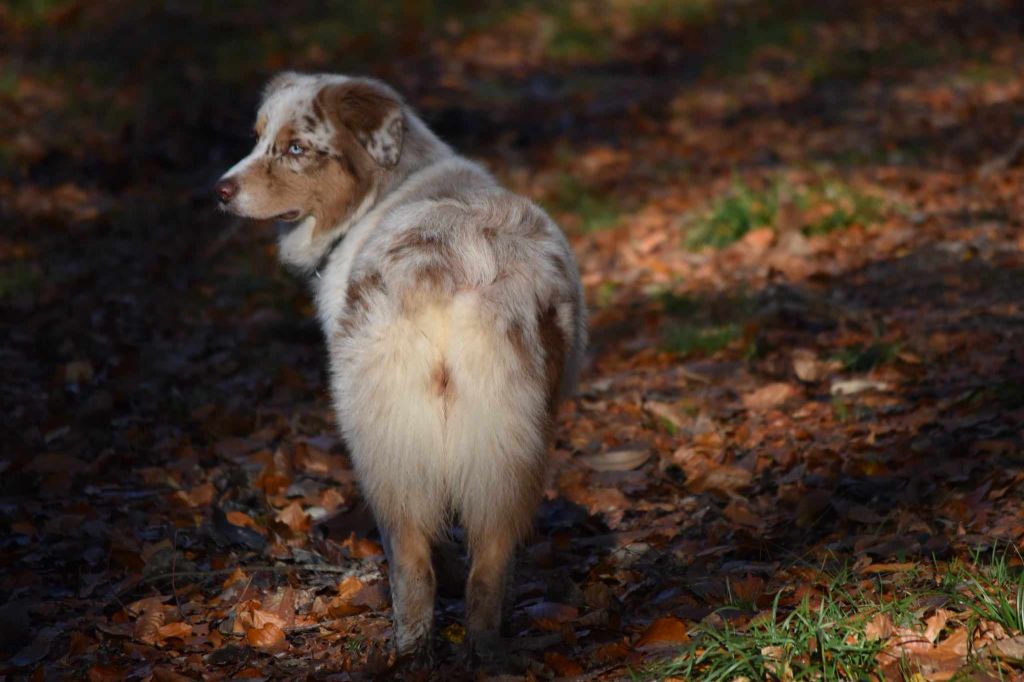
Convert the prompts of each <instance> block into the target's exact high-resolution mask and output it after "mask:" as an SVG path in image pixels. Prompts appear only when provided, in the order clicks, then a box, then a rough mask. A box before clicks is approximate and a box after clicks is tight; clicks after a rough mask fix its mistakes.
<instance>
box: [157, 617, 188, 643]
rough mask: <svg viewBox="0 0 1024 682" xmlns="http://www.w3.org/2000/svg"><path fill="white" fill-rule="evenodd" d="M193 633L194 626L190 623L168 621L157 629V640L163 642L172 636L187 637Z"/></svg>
mask: <svg viewBox="0 0 1024 682" xmlns="http://www.w3.org/2000/svg"><path fill="white" fill-rule="evenodd" d="M191 634H192V626H191V625H189V624H188V623H183V622H180V621H179V622H177V623H167V624H166V625H161V626H160V628H159V629H158V630H157V640H158V641H161V642H162V641H163V640H165V639H172V638H177V639H185V638H186V637H188V636H189V635H191Z"/></svg>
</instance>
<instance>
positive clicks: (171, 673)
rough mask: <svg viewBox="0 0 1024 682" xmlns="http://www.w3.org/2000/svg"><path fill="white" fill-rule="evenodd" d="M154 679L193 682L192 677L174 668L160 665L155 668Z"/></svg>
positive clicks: (168, 681) (160, 681)
mask: <svg viewBox="0 0 1024 682" xmlns="http://www.w3.org/2000/svg"><path fill="white" fill-rule="evenodd" d="M153 680H154V682H191V681H192V678H191V677H188V676H187V675H182V674H181V673H179V672H178V671H176V670H174V669H172V668H167V667H158V668H153Z"/></svg>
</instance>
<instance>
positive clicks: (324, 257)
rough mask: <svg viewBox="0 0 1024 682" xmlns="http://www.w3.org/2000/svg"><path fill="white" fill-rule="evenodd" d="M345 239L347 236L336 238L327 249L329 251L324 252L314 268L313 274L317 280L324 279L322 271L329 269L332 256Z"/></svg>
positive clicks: (342, 235)
mask: <svg viewBox="0 0 1024 682" xmlns="http://www.w3.org/2000/svg"><path fill="white" fill-rule="evenodd" d="M344 239H345V234H344V233H342V234H339V235H338V236H337V237H335V238H334V240H333V241H332V242H331V244H330V246H328V247H327V250H326V251H324V255H322V256H320V260H318V261H317V262H316V267H315V268H313V274H314V275H316V278H317V279H323V275H321V274H320V271H321V270H323V269H324V268H325V267H327V261H329V260H330V259H331V256H332V255H333V254H334V250H335V249H337V248H338V245H339V244H341V242H342V241H343V240H344Z"/></svg>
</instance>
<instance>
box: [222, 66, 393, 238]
mask: <svg viewBox="0 0 1024 682" xmlns="http://www.w3.org/2000/svg"><path fill="white" fill-rule="evenodd" d="M406 126H407V122H406V120H405V115H404V113H403V105H402V102H401V100H400V98H399V97H398V95H397V94H395V92H394V91H393V90H391V89H390V88H389V87H387V86H386V85H384V84H382V83H378V82H376V81H372V80H367V79H359V78H347V77H345V76H333V75H331V76H329V75H304V74H297V73H283V74H281V75H279V76H277V77H275V78H274V79H273V80H271V81H270V83H268V84H267V86H266V89H265V90H264V93H263V101H262V103H261V105H260V108H259V112H258V114H257V117H256V126H255V129H254V131H255V136H256V145H255V147H254V148H253V150H252V152H250V153H249V155H248V156H246V157H245V158H244V159H242V160H241V161H239V162H238V163H237V164H235V166H234V167H233V168H231V170H229V171H228V172H227V173H225V174H224V175H223V177H221V179H220V180H219V181H218V182H217V185H216V188H215V190H216V193H217V197H218V198H219V199H220V202H221V206H222V207H223V208H224V209H225V210H228V211H230V212H232V213H234V214H236V215H240V216H243V217H247V218H260V219H270V218H276V219H280V220H285V221H289V222H292V221H299V220H303V219H305V218H313V219H314V220H315V224H314V227H313V229H314V231H315V233H317V234H325V233H327V232H330V231H331V230H333V229H334V228H335V227H338V226H339V225H342V224H343V223H345V221H346V220H347V219H348V218H349V217H351V216H352V215H353V213H354V212H356V211H357V210H358V209H359V207H360V206H361V205H362V204H363V202H364V201H366V200H367V199H368V198H370V197H371V196H372V195H373V193H374V192H375V191H376V189H377V187H378V186H379V184H380V183H381V181H382V179H383V178H384V176H385V175H386V173H387V172H388V171H389V170H390V169H392V168H394V167H395V166H396V164H398V161H399V158H400V156H401V153H402V141H403V138H404V136H405V131H406Z"/></svg>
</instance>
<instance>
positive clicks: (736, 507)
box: [722, 500, 764, 528]
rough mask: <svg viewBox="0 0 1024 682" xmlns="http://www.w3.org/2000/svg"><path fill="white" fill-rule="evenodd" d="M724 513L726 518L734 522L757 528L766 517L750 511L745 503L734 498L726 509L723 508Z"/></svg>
mask: <svg viewBox="0 0 1024 682" xmlns="http://www.w3.org/2000/svg"><path fill="white" fill-rule="evenodd" d="M722 514H724V515H725V518H727V519H729V520H730V521H732V522H733V523H738V524H739V525H741V526H748V527H750V528H757V527H758V526H760V525H761V524H762V523H764V517H762V516H758V515H757V514H755V513H754V512H752V511H750V507H748V506H747V505H746V504H745V503H743V502H739V501H737V500H733V501H732V502H730V503H729V504H728V505H726V507H725V509H724V510H722Z"/></svg>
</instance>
